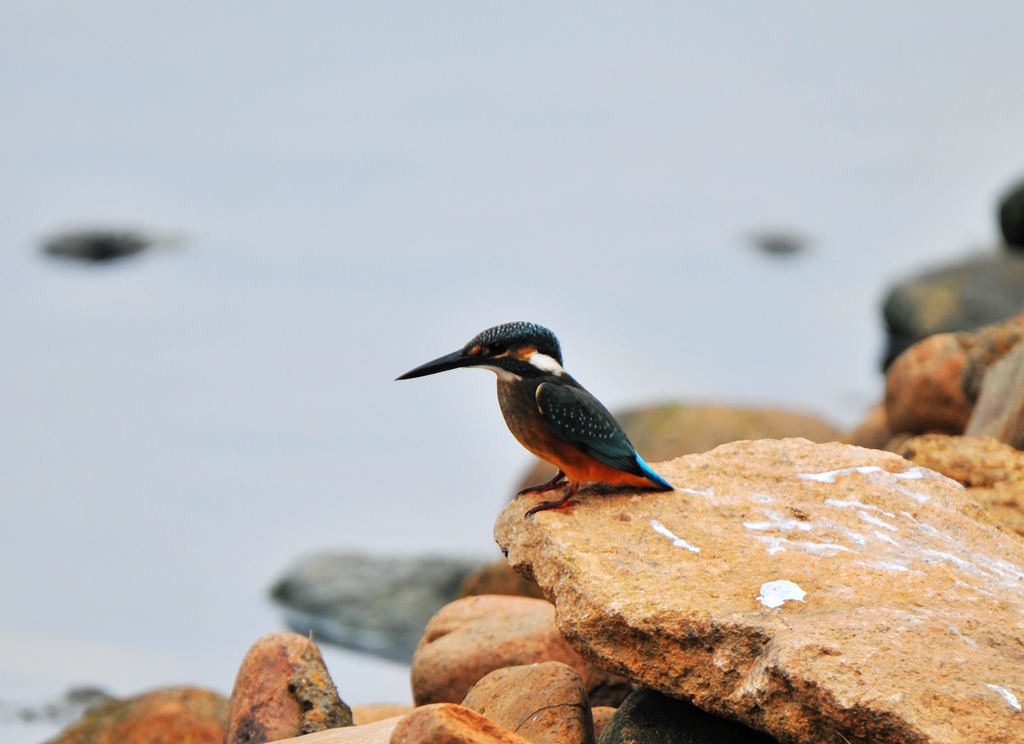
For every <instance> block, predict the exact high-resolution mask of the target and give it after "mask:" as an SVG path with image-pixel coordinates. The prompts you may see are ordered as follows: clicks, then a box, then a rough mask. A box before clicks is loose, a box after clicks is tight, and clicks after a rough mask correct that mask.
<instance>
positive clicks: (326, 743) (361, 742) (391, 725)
mask: <svg viewBox="0 0 1024 744" xmlns="http://www.w3.org/2000/svg"><path fill="white" fill-rule="evenodd" d="M402 718H403V716H395V717H394V718H384V719H382V720H380V721H373V722H372V723H364V724H362V725H359V726H344V727H342V728H335V729H327V730H326V731H318V732H317V733H315V734H305V735H304V736H297V737H295V738H294V739H280V740H279V741H277V742H275V743H274V744H388V742H389V741H390V739H391V732H393V731H394V730H395V727H396V726H397V725H398V722H399V721H401V720H402Z"/></svg>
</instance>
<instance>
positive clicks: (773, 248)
mask: <svg viewBox="0 0 1024 744" xmlns="http://www.w3.org/2000/svg"><path fill="white" fill-rule="evenodd" d="M750 242H751V243H753V245H754V247H756V248H759V249H760V250H761V251H763V252H764V253H767V254H768V255H770V256H792V255H795V254H797V253H801V252H803V250H804V249H805V248H806V247H807V244H808V243H809V242H810V241H809V240H808V239H807V236H805V235H801V234H800V233H797V232H792V231H784V230H778V231H772V232H760V233H754V234H753V235H751V236H750Z"/></svg>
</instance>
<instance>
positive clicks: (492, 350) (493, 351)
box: [484, 344, 508, 356]
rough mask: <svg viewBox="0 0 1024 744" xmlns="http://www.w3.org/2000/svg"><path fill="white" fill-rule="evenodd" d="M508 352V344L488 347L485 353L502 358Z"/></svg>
mask: <svg viewBox="0 0 1024 744" xmlns="http://www.w3.org/2000/svg"><path fill="white" fill-rule="evenodd" d="M506 351H508V344H493V345H491V346H488V347H487V348H486V349H485V350H484V353H486V354H487V355H488V356H501V355H502V354H504V353H505V352H506Z"/></svg>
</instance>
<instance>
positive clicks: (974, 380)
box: [885, 314, 1024, 434]
mask: <svg viewBox="0 0 1024 744" xmlns="http://www.w3.org/2000/svg"><path fill="white" fill-rule="evenodd" d="M1022 339H1024V314H1022V315H1018V316H1015V317H1014V318H1011V319H1010V320H1008V321H1006V322H1005V323H1002V324H999V325H993V326H986V327H985V328H982V329H980V330H978V331H975V332H973V333H968V332H960V333H937V334H935V335H934V336H929V337H928V338H926V339H924V340H923V341H919V342H918V343H916V344H914V345H913V346H911V347H910V348H909V349H907V350H906V351H905V352H903V353H902V354H901V355H900V356H899V357H897V358H896V361H894V362H893V363H892V366H891V367H889V372H888V374H887V375H886V388H885V405H886V414H887V416H888V420H889V427H890V429H891V430H892V431H893V432H909V433H911V434H924V433H926V432H941V433H946V434H962V433H963V431H964V428H965V427H966V426H967V422H968V421H969V420H970V417H971V411H972V409H973V408H974V403H975V401H976V400H977V398H978V395H979V393H980V391H981V385H982V380H983V379H984V376H985V372H986V371H987V370H988V368H989V366H990V365H991V364H992V363H993V362H995V361H997V360H998V359H1001V358H1002V357H1003V355H1005V354H1006V353H1007V352H1008V351H1009V350H1010V349H1012V348H1013V347H1014V346H1015V345H1016V344H1018V343H1019V342H1020V341H1021V340H1022Z"/></svg>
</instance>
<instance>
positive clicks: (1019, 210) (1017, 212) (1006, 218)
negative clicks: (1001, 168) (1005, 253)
mask: <svg viewBox="0 0 1024 744" xmlns="http://www.w3.org/2000/svg"><path fill="white" fill-rule="evenodd" d="M999 228H1000V230H1002V232H1003V240H1005V241H1006V245H1007V246H1009V247H1010V248H1024V181H1021V182H1020V183H1018V184H1017V185H1015V186H1014V187H1013V188H1012V189H1010V190H1009V191H1008V192H1007V193H1006V195H1005V196H1003V198H1002V199H1001V200H1000V201H999Z"/></svg>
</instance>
